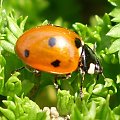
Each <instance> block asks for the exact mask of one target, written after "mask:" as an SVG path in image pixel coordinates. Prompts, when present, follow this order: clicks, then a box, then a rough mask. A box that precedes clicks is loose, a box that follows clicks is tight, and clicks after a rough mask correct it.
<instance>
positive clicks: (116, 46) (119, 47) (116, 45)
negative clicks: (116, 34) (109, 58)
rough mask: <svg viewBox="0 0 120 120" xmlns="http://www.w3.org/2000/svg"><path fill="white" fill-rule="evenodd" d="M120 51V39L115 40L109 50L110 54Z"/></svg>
mask: <svg viewBox="0 0 120 120" xmlns="http://www.w3.org/2000/svg"><path fill="white" fill-rule="evenodd" d="M119 50H120V39H117V40H115V41H114V42H113V43H112V45H111V46H110V48H109V49H108V54H111V53H115V52H117V51H119Z"/></svg>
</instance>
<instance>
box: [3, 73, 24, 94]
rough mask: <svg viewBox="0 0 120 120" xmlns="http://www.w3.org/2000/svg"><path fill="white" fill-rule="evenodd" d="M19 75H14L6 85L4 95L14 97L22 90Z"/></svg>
mask: <svg viewBox="0 0 120 120" xmlns="http://www.w3.org/2000/svg"><path fill="white" fill-rule="evenodd" d="M18 75H19V73H15V74H13V75H12V76H11V77H10V78H9V79H8V80H7V82H6V83H5V89H4V94H6V95H10V96H13V95H15V94H19V93H20V92H21V90H22V85H21V81H20V80H19V79H18V78H17V76H18Z"/></svg>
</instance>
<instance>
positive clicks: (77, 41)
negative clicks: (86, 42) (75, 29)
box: [75, 38, 82, 48]
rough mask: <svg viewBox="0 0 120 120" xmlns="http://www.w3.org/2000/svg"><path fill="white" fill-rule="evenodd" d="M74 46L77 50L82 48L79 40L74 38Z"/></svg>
mask: <svg viewBox="0 0 120 120" xmlns="http://www.w3.org/2000/svg"><path fill="white" fill-rule="evenodd" d="M75 46H76V47H77V48H79V47H81V46H82V43H81V40H80V39H79V38H75Z"/></svg>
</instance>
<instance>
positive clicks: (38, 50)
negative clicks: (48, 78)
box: [15, 25, 84, 74]
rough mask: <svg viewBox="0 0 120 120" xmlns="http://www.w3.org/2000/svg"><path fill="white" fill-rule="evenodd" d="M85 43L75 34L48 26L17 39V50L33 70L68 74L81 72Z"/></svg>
mask: <svg viewBox="0 0 120 120" xmlns="http://www.w3.org/2000/svg"><path fill="white" fill-rule="evenodd" d="M83 44H84V43H83V41H82V40H81V38H80V37H79V36H78V35H77V34H76V33H75V32H72V31H70V30H68V29H65V28H62V27H58V26H52V25H45V26H40V27H36V28H32V29H31V30H28V31H26V32H25V33H24V34H23V35H22V36H21V37H20V38H19V39H18V40H17V43H16V46H15V51H16V53H17V54H18V56H19V57H20V58H21V59H22V61H23V62H24V63H26V64H27V65H29V66H31V67H32V68H35V69H37V70H40V71H45V72H50V73H56V74H68V73H71V72H73V71H75V70H76V69H77V67H78V64H79V61H80V55H81V52H82V46H83Z"/></svg>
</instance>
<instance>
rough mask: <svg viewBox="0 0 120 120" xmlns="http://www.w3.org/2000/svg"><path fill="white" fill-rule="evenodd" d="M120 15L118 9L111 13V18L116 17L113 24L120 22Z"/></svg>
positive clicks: (119, 9)
mask: <svg viewBox="0 0 120 120" xmlns="http://www.w3.org/2000/svg"><path fill="white" fill-rule="evenodd" d="M119 13H120V8H118V7H117V8H114V9H113V10H112V11H111V12H110V13H109V15H110V16H112V17H114V18H113V19H112V20H111V21H113V22H120V15H119Z"/></svg>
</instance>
